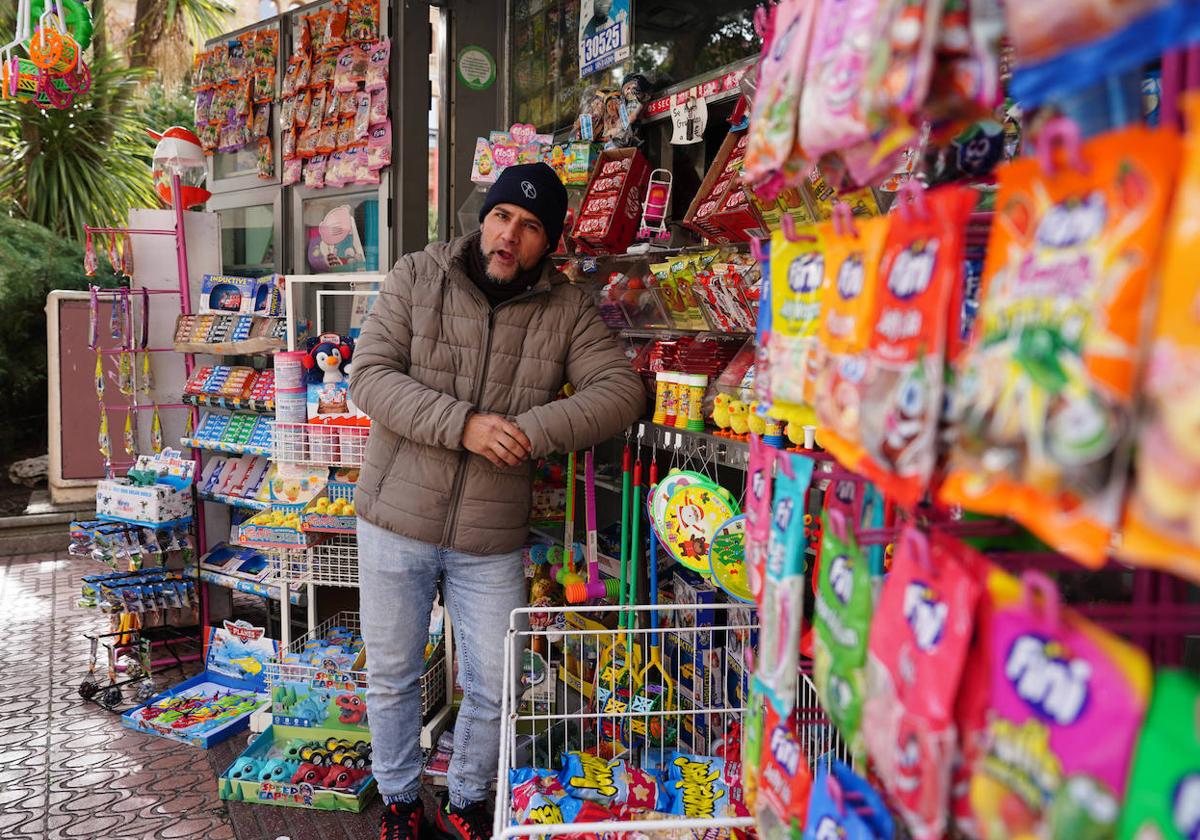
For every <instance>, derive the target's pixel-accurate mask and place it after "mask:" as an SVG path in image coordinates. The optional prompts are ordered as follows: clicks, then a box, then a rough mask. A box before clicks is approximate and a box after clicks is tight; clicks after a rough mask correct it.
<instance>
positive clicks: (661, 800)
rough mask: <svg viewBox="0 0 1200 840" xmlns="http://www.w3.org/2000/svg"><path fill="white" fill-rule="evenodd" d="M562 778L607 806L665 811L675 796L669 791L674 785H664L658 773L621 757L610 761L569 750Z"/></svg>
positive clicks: (565, 783) (580, 796) (577, 794)
mask: <svg viewBox="0 0 1200 840" xmlns="http://www.w3.org/2000/svg"><path fill="white" fill-rule="evenodd" d="M558 778H559V781H560V782H561V783H562V785H563V787H564V788H565V789H566V791H567V792H568V793H569V794H571V795H572V796H574V797H576V798H578V799H586V800H589V801H592V802H597V803H599V804H600V805H604V806H612V805H629V807H631V808H637V809H641V810H647V811H665V810H668V808H669V807H670V803H671V799H672V796H671V795H670V794H669V793H668V789H669V788H670V785H663V783H662V780H661V778H660V777H659V776H657V775H655V774H654V773H652V772H649V771H647V770H642V769H640V768H637V767H631V766H630V765H629V763H628V762H626V761H623V760H620V759H617V760H614V761H609V760H607V759H604V758H601V757H599V756H595V755H592V754H591V753H585V752H568V753H565V754H564V755H563V769H562V771H561V772H560V773H559V774H558Z"/></svg>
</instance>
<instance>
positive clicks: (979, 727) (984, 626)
mask: <svg viewBox="0 0 1200 840" xmlns="http://www.w3.org/2000/svg"><path fill="white" fill-rule="evenodd" d="M967 567H968V569H969V570H970V571H971V572H972V573H973V574H974V575H975V577H976V581H977V582H978V585H979V600H978V602H977V603H976V605H975V622H974V628H973V632H972V635H971V646H970V648H969V649H968V650H967V661H966V664H965V665H964V666H963V673H962V677H961V678H960V679H959V684H958V698H957V699H956V700H955V701H954V726H955V729H956V730H957V736H958V738H957V745H956V749H955V752H954V761H953V762H952V763H951V765H950V814H951V816H952V818H953V820H954V827H955V830H956V831H957V832H958V833H959V834H960V835H962V836H963V837H970V838H980V837H982V836H983V835H982V833H981V832H980V830H979V824H978V822H977V821H976V819H975V812H974V811H973V810H972V808H971V777H972V776H973V775H974V773H975V768H976V767H977V766H978V764H979V760H980V759H981V758H982V757H983V755H984V752H985V750H986V747H987V724H988V710H989V709H990V708H991V698H992V690H991V679H992V667H991V661H992V660H991V656H992V637H991V629H992V597H991V593H990V589H989V583H988V579H989V577H990V575H991V574H992V567H991V564H990V563H988V562H987V561H986V560H984V559H983V558H981V557H980V556H979V555H978V554H973V555H972V559H971V561H970V562H969V563H968V564H967Z"/></svg>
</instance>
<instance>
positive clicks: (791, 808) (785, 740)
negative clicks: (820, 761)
mask: <svg viewBox="0 0 1200 840" xmlns="http://www.w3.org/2000/svg"><path fill="white" fill-rule="evenodd" d="M764 724H765V728H764V731H763V746H762V754H761V756H760V769H759V773H758V777H759V780H760V788H759V797H758V800H757V808H756V812H755V816H756V818H757V822H758V827H759V831H760V832H761V833H762V835H763V836H765V837H784V836H787V833H786V832H790V833H791V834H792V835H793V836H794V835H796V834H798V833H799V832H800V830H801V827H802V826H803V825H804V821H805V816H806V815H807V813H808V799H809V793H810V791H811V790H812V774H811V773H810V772H809V770H808V757H807V756H806V755H805V754H804V748H803V746H801V744H800V739H799V738H798V737H797V734H796V712H795V709H793V710H791V711H790V712H788V713H786V714H784V715H782V716H781V715H780V714H779V713H778V712H777V711H776V710H775V709H773V708H771V706H770V704H767V709H766V718H765V721H764Z"/></svg>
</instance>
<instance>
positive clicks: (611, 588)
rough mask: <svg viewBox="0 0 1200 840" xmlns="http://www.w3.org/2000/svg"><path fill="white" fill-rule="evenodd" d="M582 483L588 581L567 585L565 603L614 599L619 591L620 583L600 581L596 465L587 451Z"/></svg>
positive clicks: (593, 457) (590, 451)
mask: <svg viewBox="0 0 1200 840" xmlns="http://www.w3.org/2000/svg"><path fill="white" fill-rule="evenodd" d="M583 463H584V467H583V471H584V476H585V478H584V481H585V483H586V493H587V495H586V504H587V563H588V579H587V582H586V583H585V582H583V581H582V580H580V581H577V582H573V583H569V584H567V585H566V586H565V587H564V588H563V591H564V593H565V594H566V596H567V603H569V604H582V603H583V602H584V601H594V600H599V599H601V598H615V597H617V593H618V591H619V587H620V582H619V581H616V580H612V579H609V580H601V579H600V555H599V551H598V549H597V541H598V536H599V535H598V532H597V530H596V464H595V453H594V452H593V451H592V450H591V449H589V450H588V451H587V454H585V455H584V456H583Z"/></svg>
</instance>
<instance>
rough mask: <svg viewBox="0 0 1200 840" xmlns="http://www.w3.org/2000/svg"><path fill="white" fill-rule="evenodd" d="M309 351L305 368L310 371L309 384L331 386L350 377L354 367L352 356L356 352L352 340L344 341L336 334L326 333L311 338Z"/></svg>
mask: <svg viewBox="0 0 1200 840" xmlns="http://www.w3.org/2000/svg"><path fill="white" fill-rule="evenodd" d="M307 349H308V353H307V355H305V357H304V367H305V369H306V370H307V371H308V381H309V382H311V383H313V384H329V383H331V382H341V381H343V380H344V379H346V378H347V377H349V376H350V371H351V368H352V367H353V366H352V365H351V364H350V356H351V355H352V354H353V352H354V342H353V340H352V339H349V338H345V339H344V338H342V337H341V336H340V335H337V334H336V333H325V334H323V335H320V336H318V337H316V338H310V339H309V340H308V345H307Z"/></svg>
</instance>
